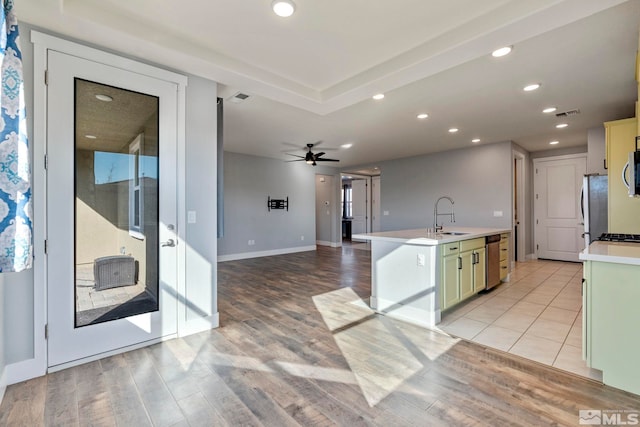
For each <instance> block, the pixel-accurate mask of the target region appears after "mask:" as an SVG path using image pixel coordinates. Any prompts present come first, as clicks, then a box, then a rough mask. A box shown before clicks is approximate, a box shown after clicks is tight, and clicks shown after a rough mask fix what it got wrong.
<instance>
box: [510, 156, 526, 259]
mask: <svg viewBox="0 0 640 427" xmlns="http://www.w3.org/2000/svg"><path fill="white" fill-rule="evenodd" d="M513 158H514V159H515V161H516V162H517V164H518V165H519V166H520V168H516V170H515V171H514V176H513V178H514V179H517V180H518V188H517V189H516V193H517V195H518V198H517V200H515V204H516V205H517V208H518V210H517V212H518V221H519V222H520V227H519V230H520V233H519V235H518V242H515V238H516V237H515V236H516V225H515V223H514V224H512V225H511V228H512V232H511V240H512V243H511V247H512V248H515V247H516V243H517V245H518V247H517V250H516V251H514V252H518V256H519V257H520V259H519V260H518V259H515V256H513V257H512V259H513V260H514V261H524V259H525V251H526V248H525V246H526V245H525V243H526V240H527V236H528V234H529V233H528V232H527V230H528V229H529V228H528V227H527V211H526V209H525V206H526V203H525V200H526V196H527V195H526V194H525V188H526V186H525V184H526V183H525V179H526V176H527V162H526V156H525V155H524V154H522V153H520V152H519V151H513ZM516 172H517V174H518V176H515V173H516ZM511 182H513V179H512V181H511ZM512 194H513V191H512ZM514 255H515V253H514Z"/></svg>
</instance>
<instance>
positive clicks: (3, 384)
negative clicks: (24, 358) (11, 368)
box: [0, 368, 7, 405]
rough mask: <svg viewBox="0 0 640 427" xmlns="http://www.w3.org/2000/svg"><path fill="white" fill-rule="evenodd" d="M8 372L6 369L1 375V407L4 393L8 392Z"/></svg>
mask: <svg viewBox="0 0 640 427" xmlns="http://www.w3.org/2000/svg"><path fill="white" fill-rule="evenodd" d="M6 373H7V370H6V368H5V369H3V370H2V372H1V373H0V405H1V404H2V399H4V392H5V391H7V375H6Z"/></svg>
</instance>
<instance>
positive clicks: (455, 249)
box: [449, 248, 458, 251]
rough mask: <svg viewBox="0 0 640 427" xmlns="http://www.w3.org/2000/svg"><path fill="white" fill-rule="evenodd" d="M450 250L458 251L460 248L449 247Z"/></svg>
mask: <svg viewBox="0 0 640 427" xmlns="http://www.w3.org/2000/svg"><path fill="white" fill-rule="evenodd" d="M449 250H450V251H457V250H458V248H449Z"/></svg>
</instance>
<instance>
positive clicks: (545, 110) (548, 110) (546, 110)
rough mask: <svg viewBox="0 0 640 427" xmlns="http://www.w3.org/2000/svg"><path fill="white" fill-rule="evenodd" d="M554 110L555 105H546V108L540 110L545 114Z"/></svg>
mask: <svg viewBox="0 0 640 427" xmlns="http://www.w3.org/2000/svg"><path fill="white" fill-rule="evenodd" d="M556 110H557V108H556V107H548V108H545V109H544V110H542V112H543V113H546V114H549V113H553V112H554V111H556Z"/></svg>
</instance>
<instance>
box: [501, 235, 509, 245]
mask: <svg viewBox="0 0 640 427" xmlns="http://www.w3.org/2000/svg"><path fill="white" fill-rule="evenodd" d="M508 241H509V233H502V234H501V235H500V243H503V242H508Z"/></svg>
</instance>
